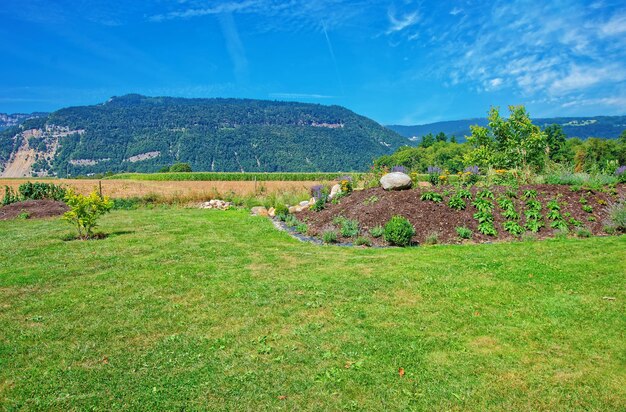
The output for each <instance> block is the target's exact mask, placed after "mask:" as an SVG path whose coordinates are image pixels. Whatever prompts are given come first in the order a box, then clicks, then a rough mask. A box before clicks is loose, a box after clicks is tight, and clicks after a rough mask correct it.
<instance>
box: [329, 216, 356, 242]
mask: <svg viewBox="0 0 626 412" xmlns="http://www.w3.org/2000/svg"><path fill="white" fill-rule="evenodd" d="M333 223H334V224H336V225H339V226H340V232H341V236H343V237H355V236H357V235H358V234H359V222H357V221H356V220H350V219H347V218H345V217H343V216H338V217H336V218H335V219H334V220H333Z"/></svg>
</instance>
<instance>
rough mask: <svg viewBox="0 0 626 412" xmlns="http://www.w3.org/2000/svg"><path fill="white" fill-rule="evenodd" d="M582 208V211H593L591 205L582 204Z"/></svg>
mask: <svg viewBox="0 0 626 412" xmlns="http://www.w3.org/2000/svg"><path fill="white" fill-rule="evenodd" d="M582 209H583V211H584V212H587V213H593V207H592V206H591V205H583V207H582Z"/></svg>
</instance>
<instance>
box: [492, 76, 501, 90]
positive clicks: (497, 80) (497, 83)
mask: <svg viewBox="0 0 626 412" xmlns="http://www.w3.org/2000/svg"><path fill="white" fill-rule="evenodd" d="M501 84H502V79H501V78H499V77H496V78H495V79H491V80H489V85H490V86H491V87H493V88H494V89H495V88H497V87H498V86H500V85H501Z"/></svg>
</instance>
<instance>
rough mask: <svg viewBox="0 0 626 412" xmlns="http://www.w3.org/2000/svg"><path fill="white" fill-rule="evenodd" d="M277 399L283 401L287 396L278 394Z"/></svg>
mask: <svg viewBox="0 0 626 412" xmlns="http://www.w3.org/2000/svg"><path fill="white" fill-rule="evenodd" d="M278 399H280V400H281V401H284V400H285V399H287V396H285V395H280V396H279V397H278Z"/></svg>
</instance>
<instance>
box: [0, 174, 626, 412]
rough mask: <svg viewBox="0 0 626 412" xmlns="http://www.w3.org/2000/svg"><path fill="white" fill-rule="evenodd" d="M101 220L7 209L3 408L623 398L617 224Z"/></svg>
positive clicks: (175, 215)
mask: <svg viewBox="0 0 626 412" xmlns="http://www.w3.org/2000/svg"><path fill="white" fill-rule="evenodd" d="M72 182H74V181H72ZM103 183H104V182H103ZM178 184H180V183H178ZM101 230H102V231H103V232H105V233H108V234H109V237H107V238H106V239H102V240H94V241H69V242H65V241H63V240H61V239H62V238H63V237H64V236H65V235H66V234H67V233H70V231H71V229H70V228H69V226H68V225H67V224H66V223H64V222H62V221H61V220H59V219H47V220H13V221H5V222H0V233H2V236H0V409H7V410H13V409H29V410H32V409H35V410H86V409H90V410H112V409H113V410H166V409H167V410H172V409H183V408H184V409H188V410H337V409H348V410H361V409H366V410H475V411H484V410H551V411H554V410H563V411H565V410H567V411H571V410H624V409H625V408H626V370H625V368H624V365H625V363H626V359H625V358H624V354H625V353H626V336H625V332H624V331H626V315H625V313H626V304H625V302H626V291H625V290H624V287H623V285H624V284H625V281H626V259H624V257H625V256H624V250H625V249H626V237H625V236H621V237H617V236H611V237H594V238H589V239H564V240H546V241H534V242H513V243H498V244H483V245H464V246H455V245H450V246H431V247H419V248H406V249H394V248H390V249H361V248H344V247H335V246H316V245H312V244H308V243H300V242H298V241H297V240H294V239H293V238H291V237H290V236H288V235H287V234H285V233H284V232H279V231H277V230H276V229H275V228H274V227H273V226H272V223H271V222H270V221H269V220H267V219H265V218H262V217H252V216H250V215H249V213H248V212H246V211H240V210H232V211H227V212H220V211H214V210H199V209H184V208H173V207H156V208H154V209H151V210H149V209H145V208H141V209H138V210H132V211H114V212H113V213H111V214H110V215H107V216H105V217H103V218H102V220H101Z"/></svg>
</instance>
